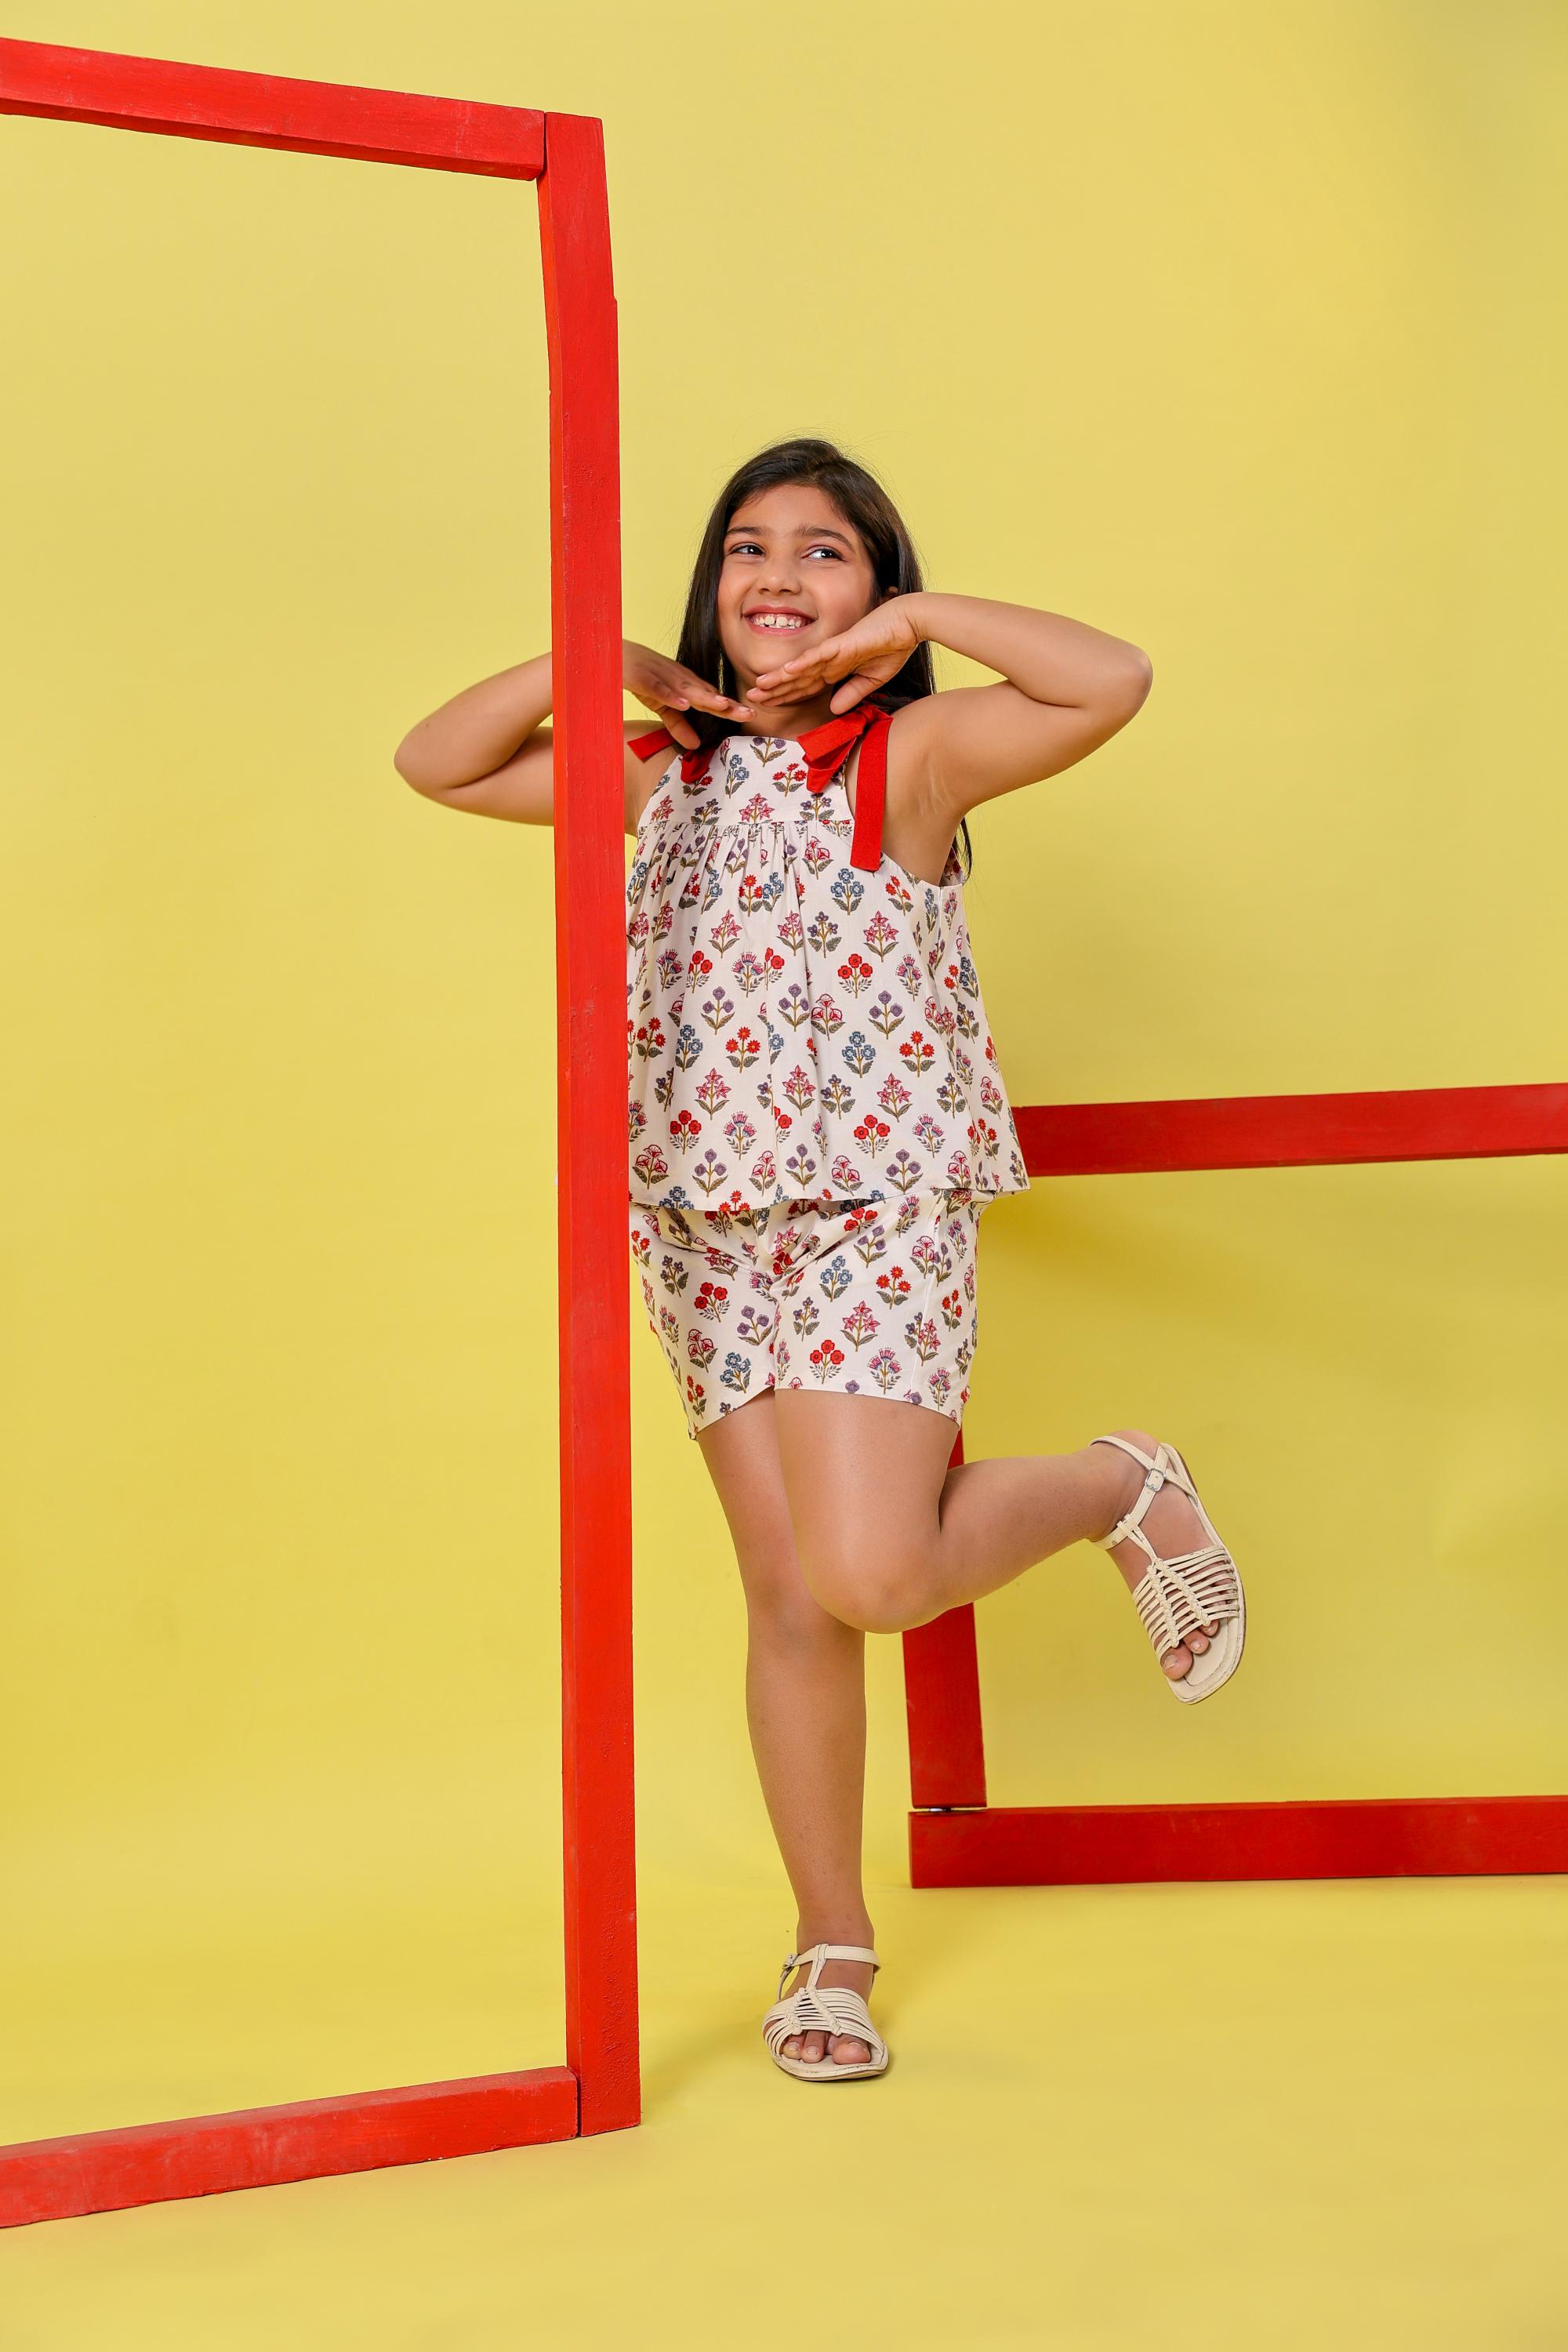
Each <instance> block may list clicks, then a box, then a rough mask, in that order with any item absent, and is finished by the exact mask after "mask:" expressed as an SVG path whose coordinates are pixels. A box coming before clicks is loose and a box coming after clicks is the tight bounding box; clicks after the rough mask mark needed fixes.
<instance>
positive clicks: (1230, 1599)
mask: <svg viewBox="0 0 1568 2352" xmlns="http://www.w3.org/2000/svg"><path fill="white" fill-rule="evenodd" d="M1089 1443H1090V1444H1093V1445H1119V1446H1120V1447H1121V1451H1122V1452H1123V1454H1131V1456H1132V1459H1133V1460H1134V1461H1135V1462H1142V1465H1143V1467H1144V1470H1145V1471H1146V1472H1147V1474H1148V1475H1147V1476H1146V1477H1145V1478H1144V1481H1143V1489H1142V1493H1141V1494H1140V1496H1139V1497H1138V1499H1137V1501H1136V1502H1135V1503H1134V1504H1133V1506H1132V1507H1131V1510H1130V1511H1129V1512H1128V1513H1127V1515H1126V1517H1124V1518H1120V1519H1118V1520H1117V1522H1116V1525H1115V1526H1114V1527H1113V1528H1111V1530H1110V1534H1109V1535H1108V1536H1100V1537H1097V1538H1096V1541H1097V1542H1098V1543H1099V1545H1100V1549H1101V1550H1102V1551H1110V1549H1112V1547H1113V1546H1114V1545H1116V1544H1119V1543H1125V1542H1126V1541H1127V1539H1128V1538H1129V1537H1131V1538H1132V1541H1133V1542H1134V1543H1136V1544H1138V1545H1140V1546H1141V1547H1142V1549H1143V1550H1144V1551H1145V1552H1147V1553H1148V1555H1149V1566H1148V1569H1147V1570H1146V1571H1145V1573H1144V1574H1143V1576H1142V1578H1141V1579H1140V1580H1139V1582H1138V1583H1137V1584H1136V1585H1135V1586H1134V1588H1133V1592H1132V1598H1133V1600H1134V1601H1136V1603H1137V1605H1138V1614H1139V1616H1140V1617H1141V1618H1142V1621H1143V1630H1144V1632H1145V1633H1147V1634H1148V1636H1149V1639H1150V1640H1151V1642H1152V1643H1153V1644H1154V1654H1155V1655H1156V1657H1159V1658H1163V1657H1164V1656H1165V1654H1166V1653H1167V1651H1170V1650H1173V1649H1176V1648H1178V1647H1181V1646H1184V1643H1185V1640H1186V1636H1187V1635H1188V1634H1189V1633H1194V1632H1195V1631H1196V1630H1197V1629H1198V1628H1199V1627H1200V1626H1201V1627H1202V1629H1203V1631H1204V1632H1205V1633H1208V1632H1209V1629H1210V1627H1211V1626H1215V1625H1217V1627H1218V1632H1217V1633H1215V1634H1213V1635H1212V1637H1211V1639H1210V1642H1209V1646H1208V1648H1207V1649H1206V1650H1205V1651H1203V1652H1202V1653H1201V1654H1200V1653H1199V1652H1198V1651H1196V1650H1194V1652H1193V1663H1192V1664H1191V1665H1190V1666H1189V1668H1188V1669H1187V1672H1186V1673H1185V1674H1184V1675H1174V1676H1173V1675H1166V1674H1165V1673H1164V1669H1163V1667H1162V1669H1161V1673H1162V1675H1163V1679H1164V1681H1165V1682H1166V1683H1167V1684H1168V1685H1169V1686H1170V1688H1171V1689H1172V1690H1173V1692H1174V1693H1175V1695H1176V1696H1177V1697H1178V1698H1179V1699H1183V1700H1184V1701H1185V1702H1186V1704H1187V1705H1188V1706H1192V1705H1194V1703H1195V1702H1196V1701H1197V1700H1198V1699H1203V1698H1208V1697H1209V1696H1211V1695H1212V1694H1213V1693H1214V1692H1215V1691H1216V1690H1218V1688H1219V1686H1220V1685H1221V1683H1226V1682H1228V1681H1229V1680H1230V1678H1231V1676H1232V1675H1233V1674H1235V1672H1236V1670H1237V1666H1238V1665H1239V1664H1241V1652H1242V1645H1243V1643H1245V1641H1246V1639H1247V1601H1246V1597H1245V1595H1244V1594H1243V1591H1242V1589H1241V1577H1240V1574H1239V1572H1238V1570H1237V1565H1236V1562H1235V1560H1234V1559H1232V1558H1231V1556H1230V1554H1229V1552H1228V1551H1227V1550H1226V1547H1225V1545H1224V1544H1223V1543H1222V1542H1221V1541H1220V1538H1219V1535H1218V1532H1217V1530H1216V1529H1215V1525H1214V1522H1213V1520H1212V1519H1211V1518H1210V1517H1209V1515H1208V1513H1207V1512H1206V1511H1205V1508H1204V1507H1203V1505H1202V1503H1200V1502H1199V1500H1198V1490H1197V1488H1196V1487H1195V1486H1194V1484H1193V1482H1192V1479H1191V1477H1190V1476H1189V1475H1188V1474H1187V1465H1186V1464H1185V1463H1184V1461H1183V1459H1182V1457H1181V1455H1180V1454H1178V1453H1177V1452H1176V1449H1175V1447H1174V1446H1173V1445H1156V1446H1155V1448H1154V1458H1153V1460H1152V1461H1151V1460H1150V1458H1149V1456H1148V1454H1145V1453H1144V1452H1143V1450H1142V1447H1141V1446H1137V1445H1131V1444H1129V1443H1128V1441H1127V1440H1126V1438H1124V1437H1095V1438H1091V1439H1090V1441H1089ZM1167 1480H1169V1482H1170V1484H1171V1485H1172V1486H1179V1487H1180V1488H1181V1489H1182V1492H1183V1493H1184V1495H1186V1496H1188V1497H1189V1498H1190V1499H1191V1502H1192V1505H1193V1508H1194V1510H1195V1511H1196V1513H1197V1515H1198V1517H1199V1519H1200V1520H1201V1521H1202V1523H1203V1528H1204V1532H1205V1535H1206V1536H1207V1537H1208V1541H1207V1543H1206V1544H1201V1545H1200V1546H1199V1548H1198V1549H1197V1550H1196V1551H1184V1552H1177V1553H1176V1554H1175V1556H1174V1557H1173V1559H1161V1557H1160V1555H1159V1553H1158V1552H1157V1551H1156V1550H1155V1549H1154V1547H1153V1545H1152V1543H1151V1542H1150V1540H1149V1538H1148V1537H1147V1536H1146V1535H1145V1534H1144V1533H1143V1530H1142V1526H1141V1525H1140V1521H1141V1520H1142V1517H1143V1514H1144V1512H1145V1511H1146V1510H1147V1509H1148V1507H1149V1506H1150V1504H1151V1503H1152V1501H1153V1499H1154V1497H1155V1496H1156V1495H1157V1494H1158V1493H1159V1491H1160V1489H1161V1487H1162V1486H1164V1485H1165V1483H1166V1481H1167Z"/></svg>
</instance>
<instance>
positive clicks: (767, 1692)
mask: <svg viewBox="0 0 1568 2352" xmlns="http://www.w3.org/2000/svg"><path fill="white" fill-rule="evenodd" d="M698 1444H699V1445H700V1447H701V1450H702V1455H703V1459H704V1461H705V1462H706V1464H707V1465H708V1468H709V1471H710V1474H711V1475H712V1479H713V1483H714V1486H715V1487H716V1488H717V1489H718V1494H719V1500H720V1502H721V1505H722V1507H723V1510H724V1516H725V1517H726V1518H727V1519H728V1521H729V1523H730V1532H731V1536H732V1537H733V1538H734V1543H735V1556H736V1559H737V1560H738V1561H739V1563H740V1569H741V1579H742V1585H743V1587H744V1590H745V1596H746V1617H747V1646H746V1717H747V1723H748V1726H749V1727H750V1730H751V1735H752V1754H753V1755H754V1756H755V1758H756V1759H757V1772H758V1776H759V1778H760V1779H761V1781H762V1786H763V1801H764V1803H765V1804H766V1806H767V1809H768V1818H769V1820H770V1821H771V1822H772V1823H773V1835H774V1836H775V1837H776V1838H777V1840H778V1844H779V1852H780V1853H781V1854H782V1855H783V1857H784V1869H785V1872H786V1873H787V1874H788V1877H789V1882H790V1885H791V1887H792V1888H793V1890H794V1893H795V1903H796V1905H797V1906H798V1908H797V1916H796V1921H795V1946H794V1948H795V1950H796V1951H797V1952H798V1951H804V1950H805V1948H807V1947H808V1946H809V1945H812V1944H873V1943H874V1942H875V1940H876V1938H875V1935H874V1933H873V1929H872V1926H871V1919H870V1916H869V1914H868V1911H867V1908H866V1895H865V1890H864V1887H863V1885H862V1884H861V1874H860V1837H861V1822H862V1812H863V1804H864V1793H865V1780H866V1680H865V1667H866V1637H865V1635H864V1633H861V1632H860V1631H859V1629H858V1627H856V1626H852V1625H847V1624H846V1623H845V1622H843V1620H842V1619H841V1618H837V1617H835V1616H833V1615H832V1614H831V1613H830V1612H828V1611H827V1610H826V1609H825V1608H824V1607H823V1606H822V1603H821V1602H820V1601H817V1600H816V1599H815V1598H814V1597H813V1595H812V1594H811V1593H810V1592H809V1591H807V1590H806V1586H805V1578H804V1577H803V1576H802V1574H801V1567H800V1560H799V1557H798V1555H797V1553H796V1550H795V1538H794V1535H793V1533H792V1529H791V1522H790V1513H789V1500H788V1496H786V1494H785V1491H784V1472H783V1467H782V1465H781V1463H780V1460H779V1447H778V1432H777V1425H776V1423H775V1419H774V1408H773V1391H772V1390H767V1391H763V1394H762V1395H761V1396H758V1397H755V1398H753V1399H752V1402H750V1403H749V1404H746V1405H744V1406H742V1407H740V1408H738V1409H737V1410H736V1411H735V1412H728V1413H725V1414H724V1415H723V1416H722V1418H721V1420H719V1421H718V1422H715V1423H713V1424H712V1425H711V1426H710V1428H708V1429H705V1430H704V1431H703V1432H702V1433H701V1434H700V1437H699V1439H698ZM872 1973H873V1972H872V1970H871V1969H870V1968H869V1967H868V1965H867V1964H866V1963H865V1962H863V1961H856V1960H829V1961H828V1962H827V1963H826V1966H825V1967H824V1969H823V1971H822V1978H821V1981H822V1982H823V1983H824V1984H827V1985H836V1984H837V1985H847V1986H849V1987H850V1988H851V1989H852V1990H854V1991H856V1992H858V1993H861V1994H864V1995H866V1996H869V1994H870V1990H871V1982H872ZM804 1975H805V1970H804V1969H796V1970H795V1972H794V1974H793V1975H792V1977H791V1978H790V1979H789V1980H788V1982H787V1983H786V1985H785V1987H784V1990H785V1991H786V1992H791V1991H793V1990H795V1987H796V1985H798V1984H799V1983H800V1981H801V1979H802V1978H803V1977H804ZM829 2039H831V2043H832V2048H831V2054H830V2058H829V2062H828V2063H838V2064H840V2065H850V2064H853V2063H855V2062H856V2061H857V2060H861V2059H866V2058H868V2057H869V2056H870V2054H871V2053H870V2052H869V2051H868V2048H867V2046H866V2044H865V2043H864V2042H859V2041H857V2040H856V2039H855V2037H854V2036H853V2035H851V2034H834V2035H832V2036H831V2037H829V2036H827V2035H825V2034H822V2033H807V2034H805V2035H801V2034H792V2035H791V2036H790V2038H789V2040H788V2041H787V2042H785V2044H784V2050H785V2053H786V2054H787V2055H789V2056H790V2057H800V2058H805V2059H806V2060H807V2061H808V2062H815V2061H816V2060H819V2059H821V2058H822V2056H823V2052H824V2046H825V2044H826V2042H828V2041H829Z"/></svg>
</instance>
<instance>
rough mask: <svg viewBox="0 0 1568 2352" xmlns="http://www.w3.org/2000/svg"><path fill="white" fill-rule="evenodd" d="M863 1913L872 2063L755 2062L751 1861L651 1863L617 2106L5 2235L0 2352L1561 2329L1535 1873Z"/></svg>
mask: <svg viewBox="0 0 1568 2352" xmlns="http://www.w3.org/2000/svg"><path fill="white" fill-rule="evenodd" d="M874 1901H875V1906H876V1910H877V1916H878V1919H879V1942H880V1945H881V1948H882V1950H883V1952H884V1956H885V1958H886V1960H887V1962H888V1967H887V1971H886V1974H885V1977H884V1979H883V1980H882V1981H883V1985H884V1987H885V1990H884V1992H883V1994H882V1997H881V2000H880V2002H879V2015H880V2018H881V2020H882V2022H883V2024H884V2027H885V2029H886V2031H887V2032H888V2034H889V2040H890V2042H891V2043H892V2045H893V2050H894V2063H893V2067H892V2070H891V2072H890V2073H889V2074H888V2075H887V2076H886V2077H885V2078H884V2079H883V2080H882V2081H880V2082H871V2083H863V2084H856V2085H853V2086H851V2085H848V2084H845V2085H843V2086H841V2087H839V2088H837V2089H836V2090H835V2091H834V2092H833V2093H832V2094H831V2095H829V2094H827V2093H826V2092H817V2091H815V2090H811V2089H808V2088H806V2087H805V2086H804V2085H796V2084H794V2083H793V2082H790V2081H788V2080H786V2079H785V2078H784V2076H783V2075H781V2074H777V2073H776V2072H775V2071H774V2070H773V2068H772V2067H771V2066H770V2065H769V2064H768V2063H767V2060H766V2057H765V2055H764V2053H763V2047H762V2042H761V2039H760V2035H759V2032H758V2028H757V2018H758V2016H759V2015H760V2012H761V2010H762V2009H763V2006H764V2005H765V2003H766V2000H768V1999H770V1998H771V1997H772V1992H773V1979H772V1978H771V1977H770V1974H769V1965H770V1962H771V1961H772V1958H773V1946H774V1944H775V1943H776V1941H777V1932H776V1931H777V1926H778V1906H777V1901H776V1897H775V1895H774V1894H773V1890H772V1889H771V1888H770V1887H766V1886H763V1885H754V1886H752V1887H749V1888H745V1889H742V1891H741V1892H740V1893H739V1894H737V1892H736V1890H735V1888H734V1886H733V1885H729V1886H721V1885H696V1884H694V1883H691V1882H680V1881H678V1880H676V1879H674V1878H672V1877H669V1876H668V1875H666V1876H662V1877H661V1876H658V1875H657V1874H656V1875H654V1876H653V1877H651V1878H648V1877H647V1875H646V1874H645V1883H644V1885H643V1889H642V1905H643V1909H642V1940H643V1969H644V1976H645V1986H646V2001H647V2019H646V2036H647V2039H646V2053H645V2055H646V2080H647V2120H646V2122H645V2124H644V2125H643V2126H642V2127H641V2128H640V2129H639V2130H637V2131H635V2132H627V2133H619V2134H616V2135H613V2136H610V2137H605V2138H601V2139H596V2140H589V2141H583V2142H578V2143H574V2144H572V2145H569V2146H565V2147H546V2148H524V2149H516V2150H511V2151H509V2152H507V2153H504V2154H500V2155H496V2156H488V2157H475V2158H466V2159H463V2160H461V2161H458V2162H454V2163H448V2164H441V2165H423V2166H414V2167H408V2168H401V2169H398V2170H394V2171H385V2172H379V2173H372V2174H368V2175H362V2176H360V2177H357V2178H353V2179H338V2180H328V2181H308V2182H301V2183H299V2184H296V2185H293V2186H290V2187H288V2188H283V2189H262V2190H252V2191H247V2192H245V2193H242V2194H239V2195H232V2196H225V2197H214V2198H206V2199H201V2200H194V2201H190V2202H184V2203H179V2204H171V2205H163V2206H157V2207H153V2208H149V2209H145V2210H141V2211H137V2212H128V2213H115V2214H101V2215H95V2216H91V2217H89V2218H87V2219H85V2220H81V2221H65V2222H55V2223H50V2224H46V2225H42V2226H37V2227H34V2228H31V2229H26V2230H18V2231H9V2232H6V2233H5V2235H4V2236H3V2237H0V2345H3V2346H4V2347H5V2352H76V2347H82V2352H88V2347H90V2352H140V2347H148V2352H153V2347H156V2352H220V2347H221V2352H262V2347H266V2348H267V2352H273V2348H274V2347H289V2352H297V2348H298V2347H317V2346H320V2347H323V2352H326V2347H331V2352H351V2347H361V2346H364V2347H370V2346H374V2347H378V2352H447V2347H450V2352H489V2347H496V2352H501V2347H506V2352H511V2347H516V2346H519V2345H521V2344H528V2343H539V2344H542V2345H550V2346H554V2345H589V2346H597V2345H600V2344H604V2345H621V2344H626V2345H637V2346H643V2345H648V2344H654V2345H662V2344H665V2343H670V2344H676V2343H682V2344H688V2345H692V2346H695V2347H708V2346H713V2347H719V2346H724V2347H729V2346H736V2347H748V2352H750V2348H751V2347H755V2352H771V2347H780V2352H783V2347H790V2352H797V2348H798V2347H812V2346H816V2345H821V2346H822V2347H825V2352H826V2347H840V2346H843V2347H873V2348H875V2347H884V2346H899V2347H928V2346H929V2347H939V2346H940V2347H954V2346H957V2347H965V2346H976V2347H982V2346H983V2347H1012V2346H1037V2345H1053V2346H1054V2345H1062V2346H1066V2347H1072V2352H1100V2347H1104V2352H1113V2348H1114V2352H1134V2347H1136V2352H1144V2347H1154V2346H1158V2347H1171V2352H1182V2348H1184V2347H1189V2346H1191V2347H1194V2352H1196V2347H1204V2352H1212V2347H1216V2346H1217V2347H1232V2346H1234V2347H1237V2352H1243V2347H1245V2352H1254V2347H1268V2352H1294V2347H1301V2352H1323V2347H1336V2352H1338V2347H1344V2352H1373V2348H1374V2347H1376V2352H1381V2347H1391V2352H1392V2347H1402V2348H1403V2347H1407V2346H1418V2347H1421V2352H1443V2347H1450V2346H1451V2347H1455V2352H1515V2347H1517V2352H1553V2347H1561V2346H1563V2345H1565V2344H1568V2282H1565V2277H1564V2263H1563V2251H1562V2249H1563V2232H1562V2226H1561V2225H1562V2215H1563V2190H1564V2187H1565V2185H1568V2184H1565V2181H1564V2156H1563V2093H1564V2087H1565V2069H1564V2057H1565V2054H1568V2048H1565V2045H1568V2024H1565V2020H1564V2008H1563V1985H1564V1982H1565V1981H1568V1974H1565V1966H1568V1882H1565V1881H1564V1880H1563V1879H1561V1878H1541V1879H1531V1878H1513V1879H1492V1880H1470V1881H1464V1880H1432V1879H1427V1880H1409V1881H1405V1882H1403V1883H1399V1882H1380V1883H1373V1882H1346V1881H1342V1882H1336V1883H1331V1884H1326V1885H1296V1886H1290V1885H1258V1886H1205V1887H1189V1886H1181V1887H1166V1888H1152V1887H1121V1888H1092V1889H1089V1888H1086V1889H1067V1890H1045V1889H1039V1890H1037V1889H1008V1890H1002V1891H994V1892H989V1893H962V1894H961V1893H927V1894H915V1893H912V1892H911V1891H910V1890H909V1889H908V1888H907V1887H906V1888H900V1887H899V1886H897V1885H884V1886H882V1887H880V1888H879V1889H877V1890H876V1892H875V1896H874ZM691 1927H695V1928H696V1933H695V1935H694V1936H693V1937H692V1948H690V1950H689V1951H688V1950H686V1948H684V1946H683V1943H682V1940H681V1939H682V1937H683V1936H684V1934H685V1933H686V1931H687V1930H688V1929H689V1928H691ZM683 1970H689V1973H685V1974H683ZM471 2023H472V2020H471V2018H469V2019H468V2020H466V2021H465V2024H466V2025H467V2026H471ZM551 2054H552V2053H551V2052H549V2051H548V2050H540V2051H537V2052H536V2051H528V2052H523V2053H517V2052H515V2051H508V2052H505V2053H502V2052H500V2051H499V2050H498V2051H497V2052H496V2053H495V2054H494V2055H493V2056H492V2059H491V2062H490V2063H494V2064H497V2065H504V2064H509V2063H534V2062H535V2061H536V2060H537V2059H539V2058H543V2057H547V2056H549V2055H551ZM321 2087H323V2085H322V2084H319V2083H317V2082H314V2081H313V2082H312V2083H311V2084H310V2090H309V2092H301V2093H300V2095H315V2092H316V2091H317V2090H318V2089H319V2088H321ZM340 2087H349V2085H348V2084H346V2083H345V2084H341V2085H340ZM359 2087H368V2085H359ZM182 2112H188V2109H187V2108H185V2107H183V2106H182V2105H179V2104H178V2103H177V2102H176V2103H174V2104H169V2103H168V2101H167V2100H165V2101H164V2103H163V2104H162V2105H159V2104H157V2103H156V2102H155V2101H154V2103H153V2104H152V2105H148V2104H146V2094H145V2092H144V2093H143V2104H142V2108H141V2114H142V2116H149V2117H150V2116H154V2115H158V2114H163V2115H169V2114H178V2113H182Z"/></svg>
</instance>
